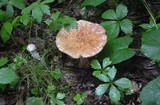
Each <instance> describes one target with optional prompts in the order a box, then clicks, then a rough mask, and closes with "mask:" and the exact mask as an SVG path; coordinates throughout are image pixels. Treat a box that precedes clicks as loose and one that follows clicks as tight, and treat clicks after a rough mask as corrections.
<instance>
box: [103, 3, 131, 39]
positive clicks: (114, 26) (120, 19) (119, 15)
mask: <svg viewBox="0 0 160 105" xmlns="http://www.w3.org/2000/svg"><path fill="white" fill-rule="evenodd" d="M127 13H128V9H127V7H126V6H125V5H122V4H120V5H118V6H117V8H116V10H115V11H114V10H113V9H109V10H106V11H105V12H104V13H103V14H102V16H101V17H102V18H103V19H107V21H105V22H102V23H101V25H102V26H103V27H104V28H105V29H106V31H107V36H108V40H111V39H114V38H116V37H117V36H118V34H119V32H120V29H121V30H122V31H123V32H124V33H125V34H129V35H131V34H132V30H133V29H132V28H133V24H132V21H131V20H129V19H124V18H125V17H126V16H127Z"/></svg>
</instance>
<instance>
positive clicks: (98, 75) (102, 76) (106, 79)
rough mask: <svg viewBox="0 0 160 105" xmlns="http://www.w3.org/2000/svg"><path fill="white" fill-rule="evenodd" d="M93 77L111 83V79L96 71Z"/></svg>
mask: <svg viewBox="0 0 160 105" xmlns="http://www.w3.org/2000/svg"><path fill="white" fill-rule="evenodd" d="M92 75H93V76H95V77H96V78H98V79H99V80H101V81H103V82H109V81H110V80H109V78H108V77H107V76H106V75H104V74H102V73H101V71H94V72H93V74H92Z"/></svg>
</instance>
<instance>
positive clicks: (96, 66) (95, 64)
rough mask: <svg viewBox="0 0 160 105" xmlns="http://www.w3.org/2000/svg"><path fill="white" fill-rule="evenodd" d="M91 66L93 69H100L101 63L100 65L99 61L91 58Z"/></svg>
mask: <svg viewBox="0 0 160 105" xmlns="http://www.w3.org/2000/svg"><path fill="white" fill-rule="evenodd" d="M91 67H92V68H93V69H101V65H100V63H99V61H98V60H92V62H91Z"/></svg>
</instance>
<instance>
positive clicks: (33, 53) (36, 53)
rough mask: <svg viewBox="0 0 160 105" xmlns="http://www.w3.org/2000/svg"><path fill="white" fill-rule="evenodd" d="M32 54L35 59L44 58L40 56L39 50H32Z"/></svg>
mask: <svg viewBox="0 0 160 105" xmlns="http://www.w3.org/2000/svg"><path fill="white" fill-rule="evenodd" d="M30 54H31V56H32V57H33V58H34V59H37V60H39V61H40V60H42V58H41V57H40V55H39V53H38V52H37V51H33V52H30Z"/></svg>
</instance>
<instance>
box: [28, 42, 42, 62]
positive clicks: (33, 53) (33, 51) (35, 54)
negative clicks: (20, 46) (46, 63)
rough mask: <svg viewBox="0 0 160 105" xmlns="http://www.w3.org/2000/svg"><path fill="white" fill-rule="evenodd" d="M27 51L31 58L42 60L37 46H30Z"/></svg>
mask: <svg viewBox="0 0 160 105" xmlns="http://www.w3.org/2000/svg"><path fill="white" fill-rule="evenodd" d="M27 51H28V52H29V53H30V54H31V56H32V57H33V58H34V59H37V60H42V58H41V57H40V55H39V53H38V52H37V48H36V46H35V45H34V44H29V45H28V46H27Z"/></svg>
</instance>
